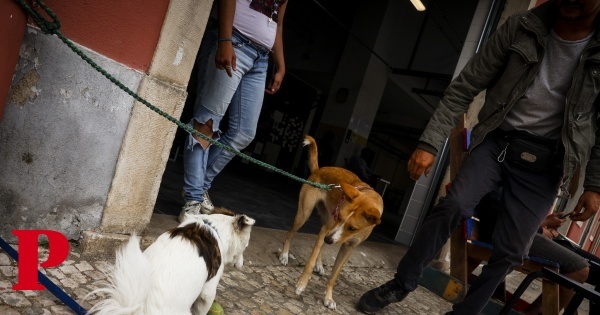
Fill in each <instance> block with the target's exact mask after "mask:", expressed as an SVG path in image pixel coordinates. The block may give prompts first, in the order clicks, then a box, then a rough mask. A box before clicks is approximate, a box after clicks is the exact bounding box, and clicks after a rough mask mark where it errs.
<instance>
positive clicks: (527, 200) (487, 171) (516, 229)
mask: <svg viewBox="0 0 600 315" xmlns="http://www.w3.org/2000/svg"><path fill="white" fill-rule="evenodd" d="M494 137H495V136H493V135H492V136H489V137H488V138H487V139H486V140H484V141H483V142H482V143H481V144H480V145H479V146H478V147H477V148H475V149H474V150H473V151H472V152H471V154H470V155H469V156H468V157H467V158H466V160H465V163H464V165H463V166H462V168H461V169H460V171H459V173H458V174H457V176H456V178H455V179H454V181H453V182H452V184H451V186H450V189H449V191H448V195H447V196H446V197H445V198H442V200H441V201H440V203H439V204H437V205H436V206H435V207H433V209H432V210H431V212H430V213H429V215H428V216H427V218H426V219H425V221H424V222H423V225H422V226H421V228H420V230H419V232H418V234H417V236H416V238H415V240H414V243H413V244H412V246H411V247H410V248H409V250H408V251H407V253H406V255H405V256H404V257H403V259H402V260H401V261H400V263H399V264H398V269H397V271H396V275H395V279H396V282H397V283H398V285H399V286H400V287H401V288H402V289H404V290H406V291H414V290H415V289H416V288H417V285H418V283H417V281H418V279H419V277H420V276H421V273H422V272H423V269H424V268H425V267H426V266H427V265H428V264H429V262H431V260H432V259H433V258H434V256H435V255H437V253H438V252H439V251H440V249H441V248H442V246H443V245H444V244H445V243H446V241H447V240H448V238H449V237H450V235H451V234H452V232H453V231H454V229H456V228H457V226H458V225H459V224H460V223H462V222H463V221H464V220H465V219H467V218H469V217H471V216H472V215H473V210H474V209H475V207H476V206H477V204H478V203H479V201H480V200H481V199H482V197H483V196H485V195H486V194H488V193H490V192H492V191H494V190H496V189H497V188H498V187H503V189H502V196H501V198H502V202H503V203H504V209H505V210H504V211H502V212H501V213H499V214H498V219H497V222H496V227H495V230H494V233H493V236H492V244H493V246H494V250H493V254H492V257H491V258H490V260H489V261H488V264H487V265H485V266H484V267H483V270H482V272H481V275H480V276H479V277H478V278H477V280H475V282H473V284H472V285H471V286H470V288H469V291H468V294H467V296H466V298H465V299H464V301H462V302H460V303H458V304H456V305H454V313H455V314H458V315H463V314H479V313H480V312H481V310H482V309H483V308H484V307H485V305H486V304H487V302H488V300H489V299H490V297H491V296H492V294H493V292H494V290H495V289H496V287H497V286H498V284H500V283H501V282H502V281H503V280H504V277H505V276H506V275H507V274H508V273H509V272H510V271H512V269H513V268H514V267H516V266H518V265H520V264H521V263H522V261H523V255H524V254H526V253H527V250H528V249H529V246H530V243H531V239H532V236H533V235H534V233H535V232H536V231H537V229H538V227H539V226H540V224H541V222H542V220H543V219H544V218H545V217H546V215H547V213H548V211H549V210H550V207H551V206H552V204H553V202H554V198H555V197H556V194H557V192H558V188H559V185H560V180H561V177H562V169H558V168H556V169H552V170H551V171H548V172H543V173H536V172H531V171H528V170H526V169H524V168H522V167H520V166H517V165H515V164H513V163H511V162H509V161H504V162H502V163H500V162H498V160H497V157H498V155H500V152H501V151H502V149H503V148H504V147H503V146H502V147H501V146H500V145H499V143H498V142H497V141H496V139H495V138H494ZM482 210H484V209H478V211H482Z"/></svg>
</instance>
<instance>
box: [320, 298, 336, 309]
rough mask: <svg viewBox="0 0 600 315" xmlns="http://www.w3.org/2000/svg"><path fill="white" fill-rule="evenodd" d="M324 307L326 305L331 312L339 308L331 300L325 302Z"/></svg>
mask: <svg viewBox="0 0 600 315" xmlns="http://www.w3.org/2000/svg"><path fill="white" fill-rule="evenodd" d="M323 305H325V306H326V307H327V308H328V309H330V310H335V308H336V307H337V304H335V301H334V300H331V299H325V300H323Z"/></svg>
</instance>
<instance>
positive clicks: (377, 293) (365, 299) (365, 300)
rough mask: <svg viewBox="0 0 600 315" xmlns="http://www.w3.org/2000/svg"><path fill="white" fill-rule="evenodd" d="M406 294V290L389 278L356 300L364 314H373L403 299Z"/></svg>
mask: <svg viewBox="0 0 600 315" xmlns="http://www.w3.org/2000/svg"><path fill="white" fill-rule="evenodd" d="M407 295H408V292H405V291H404V290H402V289H400V288H399V287H398V285H397V284H396V281H395V280H390V281H388V282H387V283H385V284H383V285H382V286H380V287H377V288H375V289H372V290H371V291H368V292H367V293H365V294H363V296H361V297H360V301H359V302H358V309H359V310H361V311H362V312H363V313H366V314H375V313H376V312H379V311H380V310H382V309H383V308H384V307H386V306H388V304H391V303H396V302H400V301H402V300H404V298H405V297H406V296H407Z"/></svg>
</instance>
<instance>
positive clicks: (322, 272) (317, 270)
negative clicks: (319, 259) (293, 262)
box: [313, 264, 325, 276]
mask: <svg viewBox="0 0 600 315" xmlns="http://www.w3.org/2000/svg"><path fill="white" fill-rule="evenodd" d="M313 271H314V272H315V273H316V274H318V275H319V276H323V275H325V268H323V264H316V265H315V268H313Z"/></svg>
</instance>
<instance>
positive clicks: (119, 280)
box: [86, 234, 151, 315]
mask: <svg viewBox="0 0 600 315" xmlns="http://www.w3.org/2000/svg"><path fill="white" fill-rule="evenodd" d="M139 243H140V240H139V238H138V237H137V235H135V234H132V235H131V237H130V238H129V242H127V244H126V245H125V246H123V247H122V248H121V249H120V250H119V251H118V252H117V259H116V263H115V269H114V271H113V273H112V274H111V275H109V276H108V279H109V281H110V284H109V285H108V286H107V287H105V288H100V289H96V290H94V291H92V292H90V293H89V294H88V295H87V296H86V299H87V298H88V297H89V296H90V295H92V294H101V295H107V298H106V299H105V300H103V301H100V302H98V303H97V304H96V305H94V306H93V307H92V308H91V309H90V310H89V312H88V314H96V315H109V314H110V315H125V314H141V313H142V312H143V305H144V301H145V300H146V297H147V295H148V293H149V291H150V286H151V276H150V274H151V268H150V263H149V262H148V260H147V259H146V257H145V256H144V255H143V253H142V250H141V249H140V245H139Z"/></svg>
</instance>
